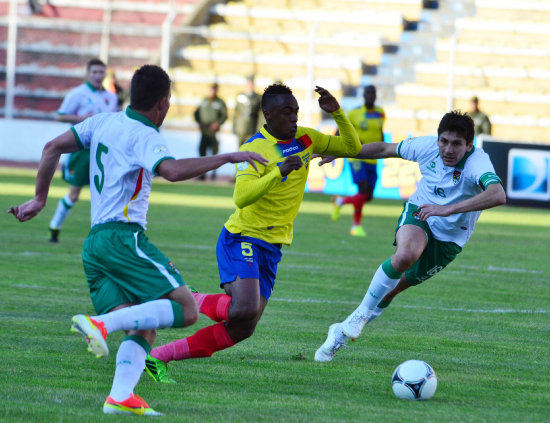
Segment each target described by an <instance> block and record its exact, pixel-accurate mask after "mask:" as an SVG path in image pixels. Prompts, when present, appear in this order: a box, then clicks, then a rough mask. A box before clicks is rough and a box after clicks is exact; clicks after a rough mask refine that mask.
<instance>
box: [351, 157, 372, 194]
mask: <svg viewBox="0 0 550 423" xmlns="http://www.w3.org/2000/svg"><path fill="white" fill-rule="evenodd" d="M350 167H351V177H352V178H353V183H354V184H357V183H359V182H362V181H367V183H368V184H369V186H370V187H371V188H372V189H374V187H375V185H376V181H377V179H378V173H377V172H376V165H375V164H369V163H365V162H362V161H360V160H351V161H350Z"/></svg>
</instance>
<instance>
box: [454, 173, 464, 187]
mask: <svg viewBox="0 0 550 423" xmlns="http://www.w3.org/2000/svg"><path fill="white" fill-rule="evenodd" d="M461 175H462V172H461V171H460V170H458V169H455V171H454V172H453V184H455V185H456V184H458V183H459V182H460V176H461Z"/></svg>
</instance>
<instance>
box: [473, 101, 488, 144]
mask: <svg viewBox="0 0 550 423" xmlns="http://www.w3.org/2000/svg"><path fill="white" fill-rule="evenodd" d="M470 106H471V107H470V111H469V112H468V114H469V115H470V117H471V118H472V119H473V120H474V135H475V136H476V137H477V136H478V135H481V134H486V135H491V121H490V120H489V117H488V116H487V115H486V114H485V113H483V112H482V111H481V110H479V98H477V97H472V99H471V100H470Z"/></svg>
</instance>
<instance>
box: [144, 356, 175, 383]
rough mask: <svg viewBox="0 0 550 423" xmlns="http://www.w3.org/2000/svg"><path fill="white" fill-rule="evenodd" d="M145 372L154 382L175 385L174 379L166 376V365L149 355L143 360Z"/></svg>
mask: <svg viewBox="0 0 550 423" xmlns="http://www.w3.org/2000/svg"><path fill="white" fill-rule="evenodd" d="M145 371H146V372H147V374H148V375H149V376H151V377H152V378H153V379H154V380H155V382H160V383H176V381H175V380H174V379H172V378H171V377H170V376H168V365H167V364H166V363H165V362H164V361H162V360H159V359H158V358H155V357H153V356H152V355H151V354H147V358H146V359H145Z"/></svg>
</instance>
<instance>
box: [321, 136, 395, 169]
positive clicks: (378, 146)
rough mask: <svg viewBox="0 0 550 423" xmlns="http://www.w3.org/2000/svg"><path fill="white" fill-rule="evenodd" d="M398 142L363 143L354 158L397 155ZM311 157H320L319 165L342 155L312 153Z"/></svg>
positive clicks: (384, 157) (377, 157) (379, 157)
mask: <svg viewBox="0 0 550 423" xmlns="http://www.w3.org/2000/svg"><path fill="white" fill-rule="evenodd" d="M398 145H399V144H395V143H387V142H372V143H370V144H363V146H362V147H361V151H360V152H359V154H358V155H357V156H355V158H356V159H387V158H390V157H399V156H398V154H397V146H398ZM313 157H314V158H315V157H321V161H320V162H319V166H322V165H324V164H325V163H330V162H332V161H333V160H334V159H335V158H336V157H343V156H326V155H317V154H315V155H313Z"/></svg>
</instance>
